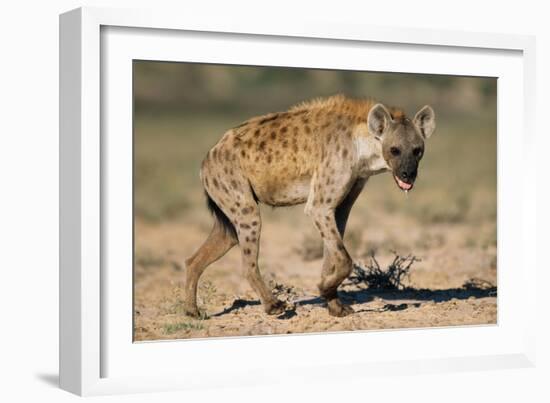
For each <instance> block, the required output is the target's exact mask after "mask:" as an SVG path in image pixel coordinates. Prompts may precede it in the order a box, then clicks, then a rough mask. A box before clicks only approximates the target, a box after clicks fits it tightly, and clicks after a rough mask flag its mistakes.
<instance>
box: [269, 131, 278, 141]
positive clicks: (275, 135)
mask: <svg viewBox="0 0 550 403" xmlns="http://www.w3.org/2000/svg"><path fill="white" fill-rule="evenodd" d="M269 136H270V137H271V140H275V138H276V137H277V133H275V132H271V133H270V134H269Z"/></svg>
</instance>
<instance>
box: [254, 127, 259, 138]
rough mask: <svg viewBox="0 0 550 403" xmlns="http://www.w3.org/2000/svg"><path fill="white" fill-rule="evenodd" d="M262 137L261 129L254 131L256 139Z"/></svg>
mask: <svg viewBox="0 0 550 403" xmlns="http://www.w3.org/2000/svg"><path fill="white" fill-rule="evenodd" d="M259 135H260V129H256V130H254V137H258V136H259Z"/></svg>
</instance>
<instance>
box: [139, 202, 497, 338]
mask: <svg viewBox="0 0 550 403" xmlns="http://www.w3.org/2000/svg"><path fill="white" fill-rule="evenodd" d="M362 197H363V196H362ZM359 200H361V198H360V199H359ZM197 208H199V207H197ZM263 210H265V213H266V215H267V219H266V220H265V223H264V226H263V232H262V240H261V251H260V261H259V262H260V267H261V270H262V273H263V276H264V278H265V279H266V281H268V283H269V284H270V285H271V287H272V288H273V289H274V292H275V293H276V294H277V295H278V297H279V298H281V299H283V300H286V301H288V302H289V303H290V304H289V306H292V305H294V306H295V309H289V310H288V311H287V312H286V313H285V314H283V315H281V316H279V317H274V316H268V315H266V314H265V313H264V311H263V309H262V306H261V305H260V303H259V300H258V298H257V296H256V295H255V293H254V292H253V290H252V289H251V287H250V286H249V285H248V283H247V282H246V280H245V279H244V276H243V275H242V273H241V269H240V264H239V262H240V253H239V250H238V247H235V248H234V249H233V250H231V251H230V252H229V253H228V254H227V255H226V256H224V257H223V258H222V259H221V260H219V261H218V262H216V263H214V264H213V265H212V266H210V267H209V268H208V269H207V270H206V271H205V274H204V275H203V277H202V278H201V281H200V283H199V297H198V301H199V308H200V309H201V310H203V311H204V312H205V318H204V319H199V320H196V319H193V318H190V317H187V316H185V315H184V314H183V311H182V299H183V279H184V272H183V270H185V268H184V267H183V261H184V259H185V257H187V256H189V255H190V254H191V253H192V252H193V251H194V249H195V248H197V247H198V246H199V245H200V244H201V242H202V241H203V240H204V238H205V237H206V235H207V233H208V230H209V225H210V224H209V223H208V221H207V220H205V219H204V217H205V215H203V214H202V212H201V214H200V217H201V219H196V220H186V221H173V222H162V223H157V224H151V223H146V222H144V221H141V220H137V221H136V233H139V237H136V264H135V279H134V281H135V283H134V284H135V296H134V316H135V332H134V338H135V340H136V341H142V340H160V339H180V338H202V337H212V336H215V337H217V336H224V337H226V336H248V335H270V334H286V333H306V332H325V331H351V330H369V329H392V328H419V327H433V326H460V325H480V324H495V323H496V321H497V298H496V246H495V243H496V242H494V240H491V237H494V231H495V228H494V224H493V225H490V224H489V223H485V224H480V225H472V224H468V223H460V222H458V223H449V222H443V223H434V224H431V225H430V226H429V229H428V230H426V228H424V227H415V225H414V223H415V222H416V220H415V219H414V218H411V219H410V220H408V221H407V220H406V219H405V218H403V216H402V215H398V216H397V217H396V215H395V214H388V213H387V212H386V213H384V212H381V213H377V214H376V216H374V217H375V218H373V217H371V220H370V221H371V222H370V223H369V225H367V226H366V227H365V228H362V227H359V226H358V220H355V221H354V215H353V212H352V217H351V219H350V228H349V230H348V233H347V234H346V243H347V245H348V248H349V249H350V250H351V253H352V255H353V256H354V257H355V260H356V262H357V263H358V264H360V265H361V266H362V267H365V266H368V264H369V262H370V253H371V250H373V249H374V250H376V259H377V260H378V262H380V265H381V266H382V268H386V267H387V266H388V265H389V264H390V263H391V261H392V260H393V258H394V253H397V254H400V255H404V254H408V253H413V252H414V256H415V257H417V258H419V259H421V260H420V261H419V262H414V263H413V265H412V266H411V270H410V277H409V278H408V279H407V280H406V281H405V286H406V288H405V289H402V290H389V291H384V290H382V291H380V290H372V289H369V288H368V287H367V285H366V284H363V283H361V284H353V283H352V282H351V281H346V282H345V283H344V284H343V285H342V286H341V287H340V296H341V297H342V299H343V300H344V301H345V302H347V303H349V304H351V305H352V307H353V309H354V310H355V314H352V315H350V316H348V317H345V318H336V317H332V316H329V314H328V312H327V309H326V308H325V307H324V302H323V301H322V300H321V299H320V298H319V297H318V291H317V287H316V284H317V282H318V281H319V278H320V270H321V256H320V254H321V245H320V241H319V240H318V236H316V234H315V232H314V230H313V226H312V225H311V224H309V222H308V219H307V217H301V216H302V214H301V208H300V207H297V208H293V209H281V210H277V211H272V210H270V209H269V208H264V209H263ZM288 210H292V211H290V212H289V211H288ZM377 224H380V225H377ZM415 228H416V229H415ZM487 239H489V241H487ZM392 251H395V252H392ZM472 280H474V281H472Z"/></svg>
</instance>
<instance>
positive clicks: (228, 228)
mask: <svg viewBox="0 0 550 403" xmlns="http://www.w3.org/2000/svg"><path fill="white" fill-rule="evenodd" d="M204 195H205V196H206V206H207V207H208V210H210V212H211V213H212V215H213V216H214V219H215V220H216V221H217V222H218V223H219V224H221V226H222V228H223V229H224V231H225V232H226V233H227V234H229V235H231V236H232V237H233V238H235V239H237V230H236V229H235V226H234V225H233V223H232V222H231V220H230V219H229V217H227V216H226V215H225V213H224V212H223V211H222V209H221V208H220V207H219V206H218V205H217V204H216V202H215V201H214V200H213V199H212V198H211V197H210V195H209V194H208V192H206V190H205V191H204Z"/></svg>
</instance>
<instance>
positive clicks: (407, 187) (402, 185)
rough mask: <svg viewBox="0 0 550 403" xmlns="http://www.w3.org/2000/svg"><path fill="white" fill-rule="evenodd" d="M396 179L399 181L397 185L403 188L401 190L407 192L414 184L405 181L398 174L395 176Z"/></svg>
mask: <svg viewBox="0 0 550 403" xmlns="http://www.w3.org/2000/svg"><path fill="white" fill-rule="evenodd" d="M395 180H396V181H397V185H398V186H399V187H400V188H401V190H404V191H405V192H407V191H408V190H409V189H410V188H412V185H411V184H410V183H406V182H403V181H402V180H401V179H399V178H398V177H397V176H396V177H395Z"/></svg>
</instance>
